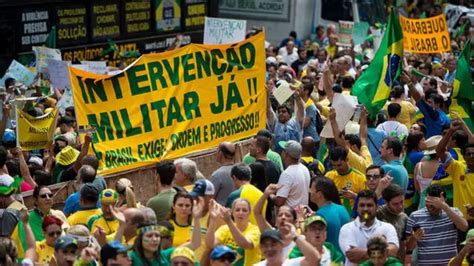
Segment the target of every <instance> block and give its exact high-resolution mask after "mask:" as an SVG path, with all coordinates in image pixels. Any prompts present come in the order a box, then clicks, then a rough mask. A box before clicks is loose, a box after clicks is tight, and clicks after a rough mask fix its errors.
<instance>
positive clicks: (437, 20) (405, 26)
mask: <svg viewBox="0 0 474 266" xmlns="http://www.w3.org/2000/svg"><path fill="white" fill-rule="evenodd" d="M400 25H401V26H402V30H403V49H404V50H405V52H412V53H417V54H433V53H446V52H450V51H451V40H450V38H449V31H448V24H447V23H446V17H445V15H444V14H441V15H438V16H436V17H431V18H426V19H409V18H406V17H403V16H400Z"/></svg>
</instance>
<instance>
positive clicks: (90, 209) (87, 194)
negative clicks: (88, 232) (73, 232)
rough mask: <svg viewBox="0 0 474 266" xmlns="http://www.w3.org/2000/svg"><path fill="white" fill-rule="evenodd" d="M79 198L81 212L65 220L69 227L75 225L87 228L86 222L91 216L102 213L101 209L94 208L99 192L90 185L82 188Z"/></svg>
mask: <svg viewBox="0 0 474 266" xmlns="http://www.w3.org/2000/svg"><path fill="white" fill-rule="evenodd" d="M79 197H80V200H79V205H80V207H81V210H79V211H77V212H75V213H74V214H72V215H71V216H69V217H68V218H67V222H68V223H69V225H70V226H73V225H76V224H83V225H85V226H87V222H88V221H89V219H90V218H91V217H92V216H94V215H96V214H101V213H102V211H101V209H100V208H97V207H96V205H97V201H98V200H99V190H98V189H97V187H96V186H94V185H93V184H92V183H88V184H84V185H83V186H82V188H81V191H80V196H79Z"/></svg>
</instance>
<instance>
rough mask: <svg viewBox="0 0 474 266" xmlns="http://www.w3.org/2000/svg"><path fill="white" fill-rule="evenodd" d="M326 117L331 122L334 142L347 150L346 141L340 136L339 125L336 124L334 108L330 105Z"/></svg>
mask: <svg viewBox="0 0 474 266" xmlns="http://www.w3.org/2000/svg"><path fill="white" fill-rule="evenodd" d="M328 118H329V122H330V123H331V127H332V134H333V135H334V140H335V141H336V144H337V145H339V146H341V147H343V148H344V149H346V150H348V148H347V146H346V141H345V140H344V139H343V138H342V137H341V130H339V126H338V125H337V121H336V109H334V108H332V107H331V109H330V110H329V117H328Z"/></svg>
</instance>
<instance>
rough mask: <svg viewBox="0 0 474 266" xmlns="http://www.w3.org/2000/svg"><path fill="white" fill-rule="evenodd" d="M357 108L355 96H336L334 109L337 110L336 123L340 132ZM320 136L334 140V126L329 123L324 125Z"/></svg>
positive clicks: (333, 101)
mask: <svg viewBox="0 0 474 266" xmlns="http://www.w3.org/2000/svg"><path fill="white" fill-rule="evenodd" d="M356 106H357V98H356V97H355V96H350V95H343V94H340V93H335V94H334V97H333V100H332V107H333V108H334V109H336V122H337V126H338V127H339V129H340V130H343V129H344V127H345V126H346V124H347V122H349V120H351V117H352V115H353V114H354V111H355V109H356ZM320 135H321V137H323V138H334V135H333V134H332V126H331V123H329V121H328V122H327V123H326V125H324V128H323V130H322V131H321V134H320Z"/></svg>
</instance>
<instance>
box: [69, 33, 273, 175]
mask: <svg viewBox="0 0 474 266" xmlns="http://www.w3.org/2000/svg"><path fill="white" fill-rule="evenodd" d="M264 38H265V36H264V34H263V33H260V34H258V35H255V36H253V37H252V38H249V39H246V40H244V41H242V42H240V43H237V44H234V45H202V44H190V45H187V46H184V47H181V48H179V49H175V50H171V51H167V52H164V53H159V54H147V55H143V56H142V57H140V58H139V59H138V60H136V61H135V62H134V63H132V64H131V65H129V66H128V67H127V68H126V69H124V70H123V71H122V72H121V73H119V74H117V75H114V76H108V75H98V74H93V73H89V72H86V71H83V70H80V69H77V68H74V67H69V73H70V79H71V88H72V93H73V98H74V106H75V110H76V115H77V122H78V125H79V126H86V125H91V126H94V127H95V128H96V132H95V133H94V134H93V137H92V138H93V143H94V151H95V153H96V156H97V158H98V159H99V161H100V169H99V171H100V173H101V174H109V173H115V172H119V171H124V170H129V169H134V168H137V167H141V166H145V165H149V164H153V163H156V162H157V161H160V160H163V159H171V158H178V157H183V156H186V155H188V154H190V153H192V152H196V151H200V150H205V149H209V148H211V147H216V146H217V145H218V144H219V143H220V142H222V141H224V140H226V141H236V140H239V139H242V138H246V137H249V136H252V135H254V134H255V133H256V132H257V131H258V130H260V129H262V128H264V127H265V117H266V113H265V110H266V105H265V102H266V89H265V86H264V85H265V56H264V55H265V48H264Z"/></svg>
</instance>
